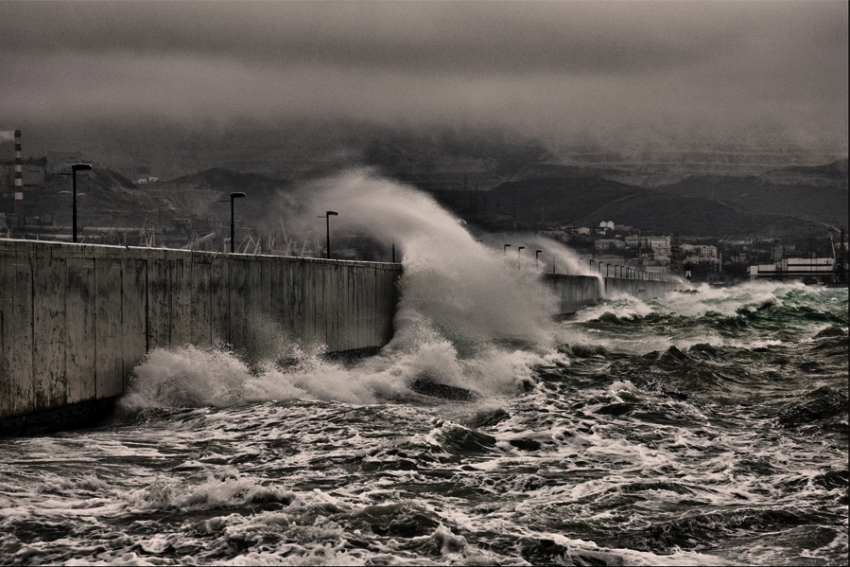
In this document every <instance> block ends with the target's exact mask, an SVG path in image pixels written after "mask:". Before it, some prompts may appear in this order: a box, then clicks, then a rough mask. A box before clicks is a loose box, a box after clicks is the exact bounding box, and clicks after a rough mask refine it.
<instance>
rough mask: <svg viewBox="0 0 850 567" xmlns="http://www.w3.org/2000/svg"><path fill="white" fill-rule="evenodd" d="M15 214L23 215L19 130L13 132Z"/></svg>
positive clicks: (22, 163)
mask: <svg viewBox="0 0 850 567" xmlns="http://www.w3.org/2000/svg"><path fill="white" fill-rule="evenodd" d="M15 214H17V215H23V214H24V162H23V157H22V156H21V131H20V130H15Z"/></svg>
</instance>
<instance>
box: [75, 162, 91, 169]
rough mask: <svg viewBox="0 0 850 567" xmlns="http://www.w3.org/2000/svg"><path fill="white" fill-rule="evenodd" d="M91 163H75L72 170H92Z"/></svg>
mask: <svg viewBox="0 0 850 567" xmlns="http://www.w3.org/2000/svg"><path fill="white" fill-rule="evenodd" d="M90 170H91V164H90V163H75V164H74V165H72V166H71V171H90Z"/></svg>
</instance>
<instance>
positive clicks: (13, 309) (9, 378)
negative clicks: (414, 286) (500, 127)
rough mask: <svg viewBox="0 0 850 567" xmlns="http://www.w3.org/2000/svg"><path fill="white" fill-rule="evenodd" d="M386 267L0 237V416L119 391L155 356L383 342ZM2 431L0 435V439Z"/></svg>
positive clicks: (389, 312) (392, 280) (392, 283)
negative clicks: (163, 351) (223, 347)
mask: <svg viewBox="0 0 850 567" xmlns="http://www.w3.org/2000/svg"><path fill="white" fill-rule="evenodd" d="M400 275H401V266H400V265H398V264H384V263H376V262H351V261H339V260H316V259H303V258H283V257H274V256H243V255H227V256H225V255H221V254H215V253H204V252H192V251H182V250H162V249H149V248H124V247H115V246H88V245H69V244H60V243H43V242H33V241H15V240H0V354H2V358H0V419H3V418H8V417H14V416H24V415H29V414H33V413H35V412H39V411H43V410H52V409H56V408H61V407H65V406H67V405H70V404H76V403H79V402H86V401H91V400H103V399H106V398H111V397H114V396H119V395H121V394H122V393H123V391H124V387H125V384H126V380H127V378H128V376H129V373H130V372H131V371H132V369H133V368H134V367H135V366H136V365H137V364H138V363H139V362H140V361H141V360H142V358H143V357H144V355H145V353H147V352H148V351H150V350H151V349H153V348H156V347H171V346H179V345H185V344H193V345H196V346H201V347H207V346H218V345H220V344H228V345H230V346H231V347H232V348H234V349H236V350H238V351H241V352H245V353H247V354H249V355H251V354H256V353H261V352H263V351H264V350H267V349H268V343H269V340H270V339H269V337H270V335H273V336H274V337H275V339H276V340H279V339H287V338H288V339H290V340H295V341H299V342H301V343H321V344H323V345H325V347H326V351H327V352H342V351H349V350H357V349H367V348H374V347H380V346H382V345H384V344H386V343H387V342H388V341H389V339H390V338H391V336H392V321H393V316H394V314H395V306H396V302H397V298H398V291H397V289H398V288H397V286H396V282H397V280H398V278H399V276H400ZM0 433H2V431H0Z"/></svg>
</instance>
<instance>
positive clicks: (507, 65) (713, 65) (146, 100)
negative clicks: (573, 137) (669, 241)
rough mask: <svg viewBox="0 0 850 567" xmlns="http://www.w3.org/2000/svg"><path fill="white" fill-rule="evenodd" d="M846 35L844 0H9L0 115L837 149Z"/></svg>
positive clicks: (0, 7)
mask: <svg viewBox="0 0 850 567" xmlns="http://www.w3.org/2000/svg"><path fill="white" fill-rule="evenodd" d="M847 43H848V33H847V8H846V3H844V2H742V3H739V2H685V1H682V2H642V1H635V2H610V3H607V2H424V3H423V2H381V3H371V2H249V3H242V2H215V3H209V2H105V3H82V2H52V3H45V2H2V3H0V50H2V53H3V54H4V57H3V59H2V61H0V73H2V75H3V81H2V83H0V95H2V100H3V103H4V110H3V111H2V112H3V116H2V118H4V119H9V118H10V113H11V112H10V110H8V109H9V108H14V109H15V113H17V114H18V115H21V116H27V117H32V118H35V117H38V118H42V119H47V118H49V117H52V116H60V115H67V114H69V113H73V114H75V115H84V116H92V117H97V116H121V115H123V114H132V113H136V114H145V113H149V114H161V115H167V116H170V117H174V118H188V119H196V118H199V117H210V116H213V117H217V118H224V119H227V118H236V117H240V116H250V117H256V118H291V117H325V118H333V117H348V118H356V119H363V120H373V121H381V122H389V123H393V122H404V123H414V124H416V123H467V124H495V125H507V126H511V127H515V128H525V129H526V130H529V131H548V132H549V133H553V132H562V131H571V132H582V131H590V132H595V133H596V135H605V134H602V133H604V132H609V133H610V132H622V131H626V130H628V129H633V131H634V132H635V135H637V132H638V131H641V128H643V127H645V126H647V125H654V127H655V129H656V130H658V129H661V130H664V129H667V130H671V131H680V132H681V131H688V132H694V131H697V130H698V131H700V132H712V133H713V135H720V136H722V135H723V133H724V132H726V131H730V130H735V129H738V130H740V129H747V128H757V127H760V125H764V124H765V123H770V124H771V125H772V126H771V128H773V129H774V130H775V129H777V128H779V129H781V130H783V131H785V132H786V133H787V134H788V135H789V136H791V137H797V138H801V139H803V138H806V137H808V138H811V137H812V136H815V137H817V136H821V137H826V138H829V139H846V136H847V126H846V123H847V99H848V94H847V93H848V91H847V80H848V73H847V59H848V48H847ZM644 135H651V133H650V132H649V131H646V132H644ZM845 145H846V144H845Z"/></svg>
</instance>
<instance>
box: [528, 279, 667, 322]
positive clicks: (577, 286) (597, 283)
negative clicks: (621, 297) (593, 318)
mask: <svg viewBox="0 0 850 567" xmlns="http://www.w3.org/2000/svg"><path fill="white" fill-rule="evenodd" d="M544 281H545V282H547V283H548V285H549V286H550V287H551V289H552V292H553V293H554V294H555V296H556V297H557V298H558V300H559V314H561V315H566V314H569V313H575V312H576V311H578V310H579V309H581V308H582V307H584V306H586V305H590V304H591V303H593V302H595V301H599V300H600V299H603V298H605V297H610V296H611V295H613V294H615V293H625V294H628V295H631V296H634V297H637V298H639V299H651V298H653V297H658V296H660V295H664V294H665V293H669V292H671V291H676V290H677V289H681V288H682V284H680V283H679V282H672V281H647V280H639V279H628V278H599V277H596V276H573V275H567V274H545V275H544Z"/></svg>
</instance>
